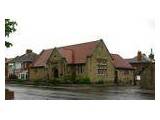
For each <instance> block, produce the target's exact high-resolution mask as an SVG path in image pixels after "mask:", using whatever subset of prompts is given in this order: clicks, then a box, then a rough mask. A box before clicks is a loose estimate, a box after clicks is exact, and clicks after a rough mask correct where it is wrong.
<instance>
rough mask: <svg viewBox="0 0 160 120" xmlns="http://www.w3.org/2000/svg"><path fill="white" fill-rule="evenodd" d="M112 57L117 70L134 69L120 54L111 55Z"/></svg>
mask: <svg viewBox="0 0 160 120" xmlns="http://www.w3.org/2000/svg"><path fill="white" fill-rule="evenodd" d="M111 56H112V63H113V65H114V67H115V68H122V69H133V67H132V66H131V65H130V64H129V62H128V61H127V60H125V59H123V58H122V57H121V56H120V55H118V54H111Z"/></svg>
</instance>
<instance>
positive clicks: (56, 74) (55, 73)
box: [53, 68, 58, 78]
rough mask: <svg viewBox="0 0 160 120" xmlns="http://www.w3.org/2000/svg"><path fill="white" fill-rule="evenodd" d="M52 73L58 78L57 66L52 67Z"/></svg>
mask: <svg viewBox="0 0 160 120" xmlns="http://www.w3.org/2000/svg"><path fill="white" fill-rule="evenodd" d="M53 72H54V73H53V74H54V78H58V69H57V68H54V69H53Z"/></svg>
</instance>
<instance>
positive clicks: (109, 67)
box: [85, 42, 115, 83]
mask: <svg viewBox="0 0 160 120" xmlns="http://www.w3.org/2000/svg"><path fill="white" fill-rule="evenodd" d="M99 60H102V61H103V60H104V61H106V62H102V63H101V62H100V63H99V62H98V61H99ZM111 60H112V58H111V56H110V53H109V52H108V50H107V48H106V46H105V44H104V43H103V42H99V44H98V45H97V48H96V49H95V50H94V52H93V55H92V56H90V57H88V59H87V65H86V68H85V69H86V71H87V72H86V74H87V75H88V76H89V78H90V79H91V81H92V82H98V81H104V82H112V83H113V81H114V70H115V69H114V66H113V64H112V62H111ZM98 65H102V66H103V65H104V68H106V70H104V69H103V70H104V71H103V70H102V71H103V74H98V70H97V69H98Z"/></svg>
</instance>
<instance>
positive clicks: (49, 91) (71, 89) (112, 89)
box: [6, 84, 155, 100]
mask: <svg viewBox="0 0 160 120" xmlns="http://www.w3.org/2000/svg"><path fill="white" fill-rule="evenodd" d="M6 88H7V89H9V90H12V91H14V96H15V98H14V99H15V100H154V99H155V94H154V91H153V90H145V89H141V88H139V87H137V86H98V85H97V86H92V85H67V86H52V87H47V86H39V87H38V86H37V87H35V86H32V85H18V84H6Z"/></svg>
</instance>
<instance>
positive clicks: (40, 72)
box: [29, 67, 48, 80]
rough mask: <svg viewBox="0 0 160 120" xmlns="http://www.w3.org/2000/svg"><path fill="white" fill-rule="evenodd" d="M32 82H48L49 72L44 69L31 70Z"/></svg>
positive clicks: (30, 77)
mask: <svg viewBox="0 0 160 120" xmlns="http://www.w3.org/2000/svg"><path fill="white" fill-rule="evenodd" d="M29 79H30V80H47V79H48V71H47V70H46V69H45V68H44V67H37V68H31V69H30V70H29Z"/></svg>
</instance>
